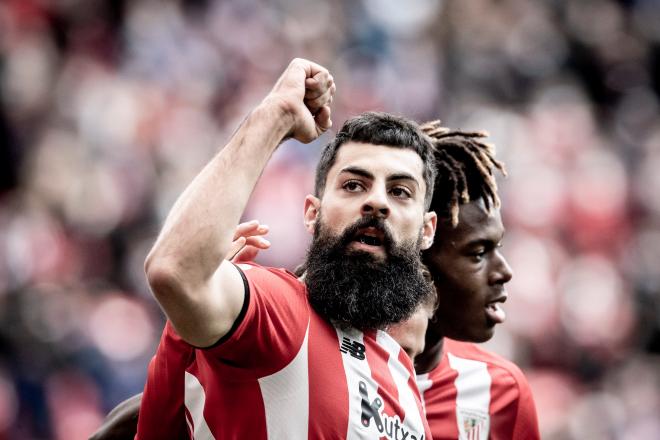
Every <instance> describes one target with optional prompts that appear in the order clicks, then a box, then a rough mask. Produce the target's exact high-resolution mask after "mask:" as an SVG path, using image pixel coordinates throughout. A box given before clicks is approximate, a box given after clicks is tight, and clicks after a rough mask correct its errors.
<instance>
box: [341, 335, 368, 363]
mask: <svg viewBox="0 0 660 440" xmlns="http://www.w3.org/2000/svg"><path fill="white" fill-rule="evenodd" d="M365 350H366V347H365V346H364V344H362V343H361V342H358V341H351V340H350V339H348V338H347V337H346V336H344V337H343V338H342V340H341V347H339V351H341V352H342V353H349V354H350V355H351V356H353V357H354V358H355V359H357V360H360V361H363V360H364V357H365V356H364V352H365Z"/></svg>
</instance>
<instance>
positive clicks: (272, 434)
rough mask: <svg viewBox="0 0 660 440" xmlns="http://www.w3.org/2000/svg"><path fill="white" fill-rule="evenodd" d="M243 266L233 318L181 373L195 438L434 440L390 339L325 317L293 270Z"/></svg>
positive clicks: (408, 368) (405, 363) (406, 363)
mask: <svg viewBox="0 0 660 440" xmlns="http://www.w3.org/2000/svg"><path fill="white" fill-rule="evenodd" d="M240 268H241V269H242V273H243V275H244V281H245V282H246V286H247V289H246V291H247V292H248V293H247V295H246V301H245V306H244V309H243V311H242V312H241V315H240V316H239V318H238V319H237V320H236V325H235V326H234V328H233V329H232V330H231V331H230V333H229V334H228V335H227V336H226V337H225V338H223V340H221V341H220V342H219V343H218V344H216V346H214V347H212V348H209V349H203V350H202V349H196V350H194V352H195V356H194V361H193V362H192V363H191V364H189V365H188V366H187V368H185V372H184V373H183V374H184V380H185V391H184V403H185V409H186V413H187V414H186V416H187V417H186V418H187V423H188V428H189V431H190V432H191V433H192V435H193V437H194V438H195V439H224V438H236V439H238V438H245V439H248V438H249V439H344V438H346V439H404V438H405V439H408V440H421V439H428V438H430V430H429V428H428V424H427V423H426V420H425V418H424V417H423V410H422V405H421V399H420V395H419V391H418V389H417V387H416V384H415V376H414V373H413V367H412V363H411V361H410V359H409V358H408V356H407V355H406V354H405V352H404V351H403V350H402V349H401V347H400V346H399V344H398V343H397V342H396V341H394V339H392V338H391V337H390V336H389V335H388V334H387V333H385V332H382V331H368V332H360V331H357V330H354V329H348V330H342V329H338V328H335V327H334V326H332V325H330V324H329V323H328V322H327V321H326V320H324V319H322V318H321V317H320V316H319V315H317V314H316V313H315V312H314V311H313V310H312V309H311V307H310V305H309V302H308V300H307V293H306V289H305V287H304V285H303V284H302V283H300V281H299V280H298V279H297V278H296V277H295V276H294V275H293V274H291V273H290V272H287V271H284V270H279V269H270V268H263V267H261V266H257V265H253V264H247V265H240ZM160 352H161V350H160V349H159V354H160ZM153 371H154V372H155V374H158V370H157V369H154V370H153ZM151 373H152V370H150V374H151ZM150 382H151V383H154V384H157V383H161V381H158V380H155V379H153V378H150V381H148V382H147V387H146V388H148V387H149V383H150ZM146 392H147V389H145V394H146ZM155 394H156V393H154V394H152V395H155ZM147 405H148V404H147ZM143 410H145V411H148V410H149V408H148V407H145V403H144V402H143V405H142V408H141V410H140V411H141V412H142V411H143Z"/></svg>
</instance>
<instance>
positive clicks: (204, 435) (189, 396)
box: [184, 371, 215, 440]
mask: <svg viewBox="0 0 660 440" xmlns="http://www.w3.org/2000/svg"><path fill="white" fill-rule="evenodd" d="M184 402H185V405H186V408H188V412H190V416H191V417H192V423H193V429H194V431H193V440H214V439H215V437H213V434H211V430H210V429H209V427H208V425H207V424H206V420H204V403H205V402H206V393H204V388H203V387H202V384H201V383H199V380H198V379H197V378H196V377H195V376H194V375H192V374H190V373H188V372H187V371H186V388H185V392H184ZM188 426H190V424H189V423H188Z"/></svg>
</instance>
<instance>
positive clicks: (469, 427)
mask: <svg viewBox="0 0 660 440" xmlns="http://www.w3.org/2000/svg"><path fill="white" fill-rule="evenodd" d="M447 357H448V359H449V366H450V367H451V368H452V369H453V370H455V371H456V372H457V373H458V376H457V377H456V380H455V381H454V386H455V387H456V423H457V424H458V432H459V438H460V439H461V440H475V439H486V438H488V433H489V431H490V417H489V415H488V411H489V407H490V384H491V377H490V374H489V373H488V365H487V364H486V363H485V362H481V361H475V360H472V359H463V358H460V357H458V356H454V355H453V354H451V353H447Z"/></svg>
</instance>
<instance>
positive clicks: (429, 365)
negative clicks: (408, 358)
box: [415, 323, 444, 374]
mask: <svg viewBox="0 0 660 440" xmlns="http://www.w3.org/2000/svg"><path fill="white" fill-rule="evenodd" d="M429 324H431V323H429ZM443 343H444V337H443V336H442V335H441V334H439V333H437V332H436V331H434V329H433V328H432V326H431V325H429V328H428V330H427V331H426V340H425V343H424V351H423V352H422V353H421V354H419V355H417V357H415V371H416V372H417V374H424V373H428V372H429V371H431V370H433V369H434V368H435V367H437V366H438V364H440V361H441V360H442V346H443Z"/></svg>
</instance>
